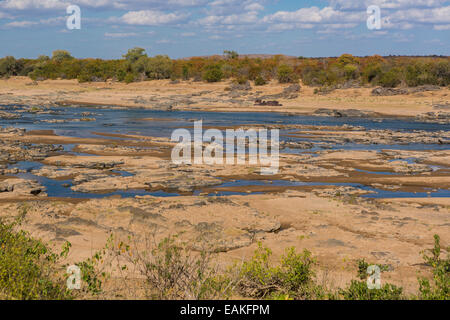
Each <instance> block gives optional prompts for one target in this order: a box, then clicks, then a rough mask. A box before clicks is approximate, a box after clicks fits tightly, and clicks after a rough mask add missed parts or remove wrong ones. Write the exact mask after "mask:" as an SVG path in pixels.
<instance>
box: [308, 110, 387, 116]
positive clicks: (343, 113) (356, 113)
mask: <svg viewBox="0 0 450 320" xmlns="http://www.w3.org/2000/svg"><path fill="white" fill-rule="evenodd" d="M314 114H315V115H318V116H327V117H335V118H347V117H349V118H366V117H376V116H378V114H377V113H375V112H372V111H364V110H356V109H345V110H336V109H325V108H321V109H317V110H316V111H314Z"/></svg>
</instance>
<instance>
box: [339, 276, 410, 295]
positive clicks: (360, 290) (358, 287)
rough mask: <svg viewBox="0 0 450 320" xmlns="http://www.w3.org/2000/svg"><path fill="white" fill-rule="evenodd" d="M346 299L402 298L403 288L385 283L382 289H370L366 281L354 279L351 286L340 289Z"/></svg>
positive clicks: (340, 293)
mask: <svg viewBox="0 0 450 320" xmlns="http://www.w3.org/2000/svg"><path fill="white" fill-rule="evenodd" d="M339 295H340V296H341V297H342V298H343V299H344V300H402V299H404V296H403V289H402V288H399V287H396V286H395V285H393V284H389V283H387V284H385V285H384V286H382V287H381V288H380V289H369V288H368V286H367V282H366V281H357V280H352V281H351V283H350V286H349V287H348V288H346V289H341V290H339Z"/></svg>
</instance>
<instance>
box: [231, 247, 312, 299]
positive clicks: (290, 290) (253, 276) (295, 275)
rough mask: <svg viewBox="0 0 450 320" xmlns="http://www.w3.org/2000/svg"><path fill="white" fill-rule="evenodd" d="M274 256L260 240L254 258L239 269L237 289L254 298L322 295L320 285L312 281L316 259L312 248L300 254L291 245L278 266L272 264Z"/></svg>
mask: <svg viewBox="0 0 450 320" xmlns="http://www.w3.org/2000/svg"><path fill="white" fill-rule="evenodd" d="M271 255H272V251H271V250H270V249H267V248H263V247H262V245H261V243H258V249H257V250H256V251H255V253H254V256H253V258H252V259H251V260H250V261H246V262H244V263H243V264H242V266H241V268H240V272H239V281H238V290H239V291H240V293H241V294H243V295H244V296H245V297H254V298H267V297H272V298H275V297H280V296H283V297H295V298H317V297H318V296H319V295H320V291H321V290H320V288H319V287H317V286H315V285H314V284H313V277H314V272H313V271H312V266H313V265H314V264H315V260H314V259H313V258H312V257H311V253H310V252H309V251H307V250H305V251H303V253H301V254H297V253H296V251H295V248H290V249H288V250H286V253H285V255H284V256H283V257H282V259H281V265H280V266H277V267H273V266H272V265H271V263H270V261H269V259H270V257H271Z"/></svg>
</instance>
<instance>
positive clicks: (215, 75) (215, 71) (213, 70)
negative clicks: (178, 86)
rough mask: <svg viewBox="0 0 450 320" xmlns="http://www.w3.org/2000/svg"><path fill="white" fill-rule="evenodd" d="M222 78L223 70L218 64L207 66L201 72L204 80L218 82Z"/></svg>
mask: <svg viewBox="0 0 450 320" xmlns="http://www.w3.org/2000/svg"><path fill="white" fill-rule="evenodd" d="M222 78H223V72H222V70H221V68H220V66H219V65H212V66H208V67H206V70H205V71H204V73H203V80H205V81H206V82H220V81H222Z"/></svg>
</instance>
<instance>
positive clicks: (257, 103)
mask: <svg viewBox="0 0 450 320" xmlns="http://www.w3.org/2000/svg"><path fill="white" fill-rule="evenodd" d="M255 106H268V107H282V106H283V105H282V104H280V103H279V102H278V101H276V100H273V101H264V100H261V99H256V100H255Z"/></svg>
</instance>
